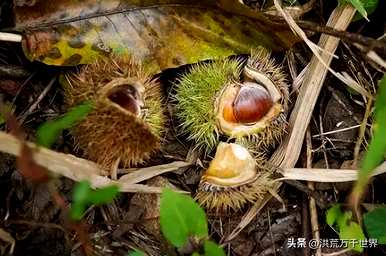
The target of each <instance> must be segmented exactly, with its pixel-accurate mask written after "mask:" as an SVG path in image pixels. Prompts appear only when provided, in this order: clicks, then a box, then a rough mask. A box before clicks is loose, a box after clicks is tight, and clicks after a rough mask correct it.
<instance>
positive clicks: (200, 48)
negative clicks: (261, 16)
mask: <svg viewBox="0 0 386 256" xmlns="http://www.w3.org/2000/svg"><path fill="white" fill-rule="evenodd" d="M222 1H224V0H222ZM225 1H227V0H225ZM190 2H193V3H190ZM228 2H232V1H228ZM224 6H225V5H224ZM229 7H230V8H229ZM226 9H227V10H224V9H220V8H218V7H217V6H216V1H213V0H205V1H204V0H196V1H187V0H174V1H173V0H100V1H95V0H94V1H93V0H84V1H80V0H57V1H43V0H40V1H37V3H35V5H33V6H28V5H25V6H16V7H15V20H16V29H17V30H19V31H23V32H24V37H23V49H24V51H25V54H26V56H27V57H28V58H29V59H30V60H39V61H42V62H44V63H46V64H51V65H76V64H83V63H90V62H91V61H92V60H94V59H95V58H98V57H101V56H109V55H111V54H112V53H115V54H133V55H135V56H136V57H138V58H139V59H140V60H142V61H143V62H145V63H147V64H148V65H149V66H151V68H152V69H153V70H154V71H155V72H156V71H159V70H162V69H165V68H169V67H175V66H179V65H181V64H186V63H194V62H197V61H200V60H204V59H213V58H217V57H221V56H228V55H232V54H240V53H248V52H249V51H250V49H251V48H254V47H257V46H259V45H263V46H265V47H268V48H271V49H273V50H281V49H283V47H284V48H285V47H287V46H288V44H289V43H288V42H291V40H290V39H289V37H288V36H287V35H288V34H287V33H288V31H277V30H272V29H270V27H269V26H267V24H266V23H262V22H261V21H258V19H257V20H256V19H255V18H256V17H255V16H253V15H250V14H248V13H247V16H250V17H246V16H243V15H244V13H243V11H241V12H240V11H239V10H238V9H237V10H236V9H235V11H236V13H239V14H242V15H235V14H231V12H229V9H232V5H227V6H226ZM252 16H253V17H252Z"/></svg>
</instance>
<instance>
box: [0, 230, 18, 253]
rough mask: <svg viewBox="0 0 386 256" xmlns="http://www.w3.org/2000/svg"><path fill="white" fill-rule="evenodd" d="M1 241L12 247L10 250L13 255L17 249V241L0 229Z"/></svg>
mask: <svg viewBox="0 0 386 256" xmlns="http://www.w3.org/2000/svg"><path fill="white" fill-rule="evenodd" d="M0 240H2V241H4V242H6V243H8V244H10V245H11V248H10V249H9V254H10V255H12V254H13V251H14V249H15V239H14V238H13V237H12V236H11V235H10V234H9V233H8V232H7V231H5V230H4V229H2V228H0Z"/></svg>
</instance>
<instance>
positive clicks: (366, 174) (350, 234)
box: [326, 75, 386, 252]
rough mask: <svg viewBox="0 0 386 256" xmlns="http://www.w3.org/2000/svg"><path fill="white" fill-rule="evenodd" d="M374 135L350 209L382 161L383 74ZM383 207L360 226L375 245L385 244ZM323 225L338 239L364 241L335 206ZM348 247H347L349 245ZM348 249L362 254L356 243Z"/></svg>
mask: <svg viewBox="0 0 386 256" xmlns="http://www.w3.org/2000/svg"><path fill="white" fill-rule="evenodd" d="M373 130H374V134H373V137H372V139H371V142H370V145H369V147H368V150H367V152H366V154H365V157H364V159H363V161H362V163H361V167H360V170H359V175H358V180H357V182H356V184H355V186H354V188H353V191H352V194H351V198H350V202H351V203H352V204H353V205H352V206H353V208H354V209H356V206H357V205H358V204H359V201H360V199H361V197H362V194H363V192H364V190H365V188H366V186H367V184H368V182H369V178H370V176H371V174H372V172H373V171H374V169H375V168H376V167H377V166H378V165H379V164H380V163H381V162H382V161H384V160H385V153H386V140H385V139H384V136H385V134H386V75H384V76H383V78H382V80H381V81H380V83H379V86H378V95H377V98H376V101H375V115H374V125H373ZM385 219H386V206H382V207H378V208H376V209H375V210H373V211H371V212H368V213H366V214H364V219H363V224H364V227H365V229H366V231H367V234H368V236H369V237H370V238H373V239H377V242H378V243H379V244H386V231H385V230H386V223H385ZM326 222H327V224H328V225H330V226H332V227H335V228H336V230H337V232H338V233H339V237H340V238H341V239H356V240H361V239H364V238H365V236H364V232H363V230H362V228H361V226H360V225H359V224H358V223H357V222H355V221H354V220H352V211H345V212H342V210H341V207H340V205H335V206H333V207H332V208H330V209H329V210H328V211H327V215H326ZM349 246H350V245H349ZM351 248H352V249H353V250H355V251H358V252H362V251H363V248H361V247H359V244H358V245H357V246H355V247H352V246H351Z"/></svg>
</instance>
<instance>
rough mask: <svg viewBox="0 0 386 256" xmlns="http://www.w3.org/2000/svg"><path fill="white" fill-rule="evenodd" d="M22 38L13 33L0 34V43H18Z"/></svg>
mask: <svg viewBox="0 0 386 256" xmlns="http://www.w3.org/2000/svg"><path fill="white" fill-rule="evenodd" d="M21 40H22V36H21V35H18V34H13V33H5V32H0V41H6V42H15V43H20V42H21Z"/></svg>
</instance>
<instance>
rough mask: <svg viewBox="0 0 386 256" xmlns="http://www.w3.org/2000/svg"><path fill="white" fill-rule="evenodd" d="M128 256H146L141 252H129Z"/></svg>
mask: <svg viewBox="0 0 386 256" xmlns="http://www.w3.org/2000/svg"><path fill="white" fill-rule="evenodd" d="M128 256H146V254H145V253H143V252H141V251H138V250H136V251H133V252H129V254H128Z"/></svg>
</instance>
